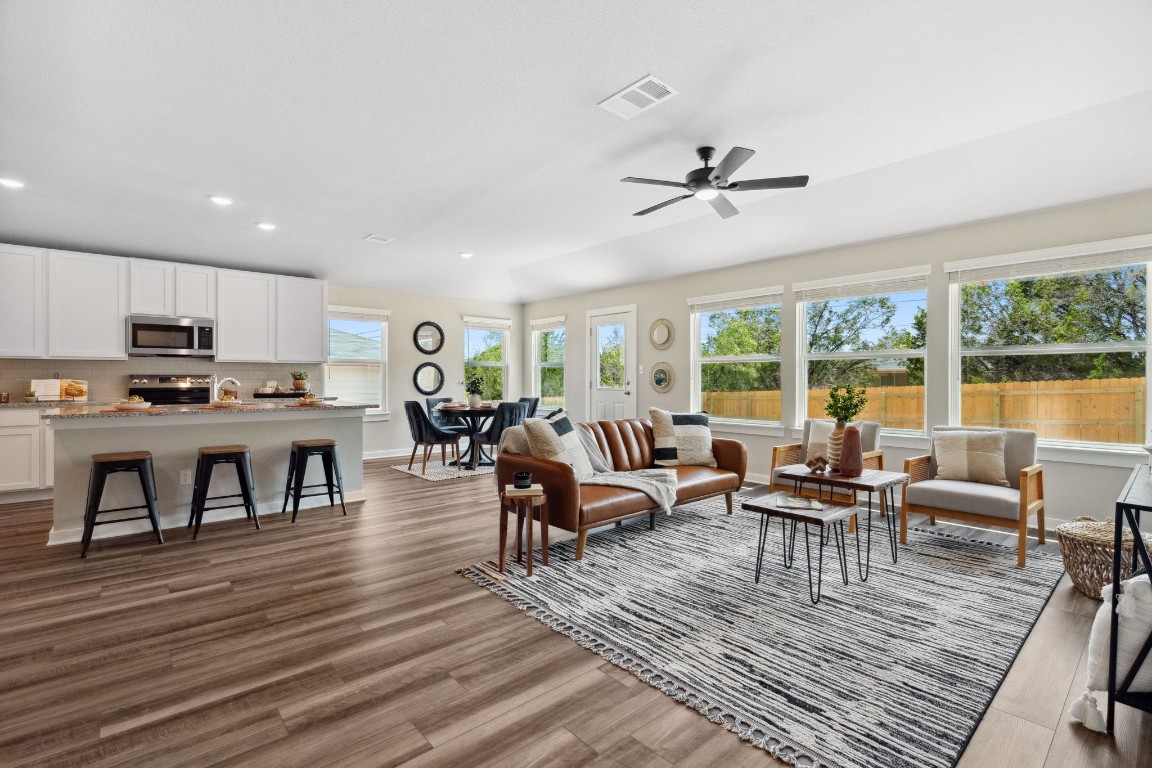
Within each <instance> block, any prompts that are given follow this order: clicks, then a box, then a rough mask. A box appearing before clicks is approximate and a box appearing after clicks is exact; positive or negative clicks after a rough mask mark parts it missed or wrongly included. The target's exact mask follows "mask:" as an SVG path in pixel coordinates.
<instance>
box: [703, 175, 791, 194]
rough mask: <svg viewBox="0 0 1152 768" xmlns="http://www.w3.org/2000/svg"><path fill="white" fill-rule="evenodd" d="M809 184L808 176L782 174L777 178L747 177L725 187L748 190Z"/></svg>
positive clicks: (785, 187) (732, 189)
mask: <svg viewBox="0 0 1152 768" xmlns="http://www.w3.org/2000/svg"><path fill="white" fill-rule="evenodd" d="M807 185H808V177H807V176H780V177H779V178H775V179H745V180H744V181H734V182H732V183H731V184H729V185H728V186H726V187H724V189H725V190H726V191H728V192H748V191H749V190H753V189H792V188H794V187H804V186H807Z"/></svg>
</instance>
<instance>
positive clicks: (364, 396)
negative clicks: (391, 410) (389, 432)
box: [324, 306, 388, 414]
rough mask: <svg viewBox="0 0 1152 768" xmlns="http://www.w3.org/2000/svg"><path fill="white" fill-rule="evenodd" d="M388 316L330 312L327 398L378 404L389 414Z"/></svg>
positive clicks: (333, 309)
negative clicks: (333, 397)
mask: <svg viewBox="0 0 1152 768" xmlns="http://www.w3.org/2000/svg"><path fill="white" fill-rule="evenodd" d="M387 368H388V312H387V311H386V310H379V309H369V308H361V307H337V306H332V307H329V308H328V365H327V370H326V372H325V374H326V376H327V381H326V382H325V385H324V394H326V395H329V396H332V395H335V396H336V397H338V398H340V399H341V400H352V401H354V402H359V403H379V404H380V407H379V408H373V409H370V410H368V411H367V413H371V414H379V413H387V412H388V392H387V381H388V376H387Z"/></svg>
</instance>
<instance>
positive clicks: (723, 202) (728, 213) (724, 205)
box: [708, 195, 740, 219]
mask: <svg viewBox="0 0 1152 768" xmlns="http://www.w3.org/2000/svg"><path fill="white" fill-rule="evenodd" d="M708 205H710V206H712V210H714V211H716V213H718V214H720V218H722V219H730V218H732V217H733V216H735V215H736V214H738V213H740V211H738V210H736V206H734V205H732V203H731V201H729V200H728V198H726V197H724V195H716V197H714V198H712V199H711V200H709V201H708Z"/></svg>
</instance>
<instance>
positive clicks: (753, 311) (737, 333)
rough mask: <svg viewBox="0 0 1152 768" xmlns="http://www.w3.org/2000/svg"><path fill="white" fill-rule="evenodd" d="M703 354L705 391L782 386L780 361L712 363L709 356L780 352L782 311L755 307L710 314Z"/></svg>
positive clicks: (739, 390)
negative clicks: (709, 361) (708, 360)
mask: <svg viewBox="0 0 1152 768" xmlns="http://www.w3.org/2000/svg"><path fill="white" fill-rule="evenodd" d="M706 322H707V329H706V330H705V331H704V336H705V341H704V343H703V344H702V345H701V348H700V351H701V356H702V358H703V359H704V361H705V364H704V365H702V366H701V367H700V368H701V371H700V378H701V380H700V387H701V389H702V390H703V391H705V392H748V391H759V390H778V389H780V364H779V363H774V362H752V363H708V362H707V359H708V358H709V357H726V356H732V355H776V354H779V353H780V310H779V309H778V308H776V307H753V308H750V309H737V310H730V311H726V312H712V313H710V314H709V315H708V316H707V321H706Z"/></svg>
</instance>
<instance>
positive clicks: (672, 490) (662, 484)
mask: <svg viewBox="0 0 1152 768" xmlns="http://www.w3.org/2000/svg"><path fill="white" fill-rule="evenodd" d="M580 484H581V485H611V486H615V487H617V488H631V489H632V490H634V491H640V492H641V493H644V494H647V495H648V496H649V497H650V498H651V499H652V501H654V502H656V503H657V504H659V505H660V509H662V510H664V512H666V513H667V514H672V505H673V504H675V503H676V486H677V481H676V472H675V471H673V470H671V469H634V470H632V471H631V472H597V473H596V474H594V475H592V477H591V479H588V480H584V481H583V482H581V483H580Z"/></svg>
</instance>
